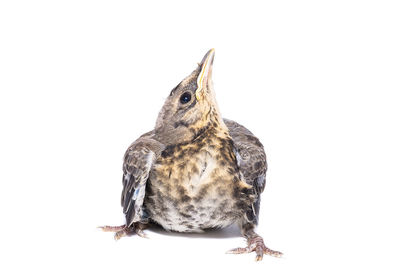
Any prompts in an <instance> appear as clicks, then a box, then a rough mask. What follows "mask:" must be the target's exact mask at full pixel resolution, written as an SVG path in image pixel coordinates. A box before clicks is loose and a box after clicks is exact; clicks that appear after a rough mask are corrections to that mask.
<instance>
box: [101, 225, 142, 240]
mask: <svg viewBox="0 0 400 267" xmlns="http://www.w3.org/2000/svg"><path fill="white" fill-rule="evenodd" d="M98 228H100V229H101V230H103V231H104V232H114V233H115V235H114V239H115V240H118V239H120V238H121V237H124V236H131V235H134V234H137V235H138V236H140V237H144V238H146V237H147V236H146V234H145V233H144V232H143V230H144V229H146V224H143V223H139V222H138V223H134V224H132V225H131V226H126V225H125V224H124V225H121V226H108V225H106V226H100V227H98Z"/></svg>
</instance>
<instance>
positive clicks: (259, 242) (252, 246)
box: [227, 236, 283, 261]
mask: <svg viewBox="0 0 400 267" xmlns="http://www.w3.org/2000/svg"><path fill="white" fill-rule="evenodd" d="M247 244H248V245H247V247H245V248H234V249H231V250H229V251H227V253H229V254H243V253H250V252H253V251H255V252H256V254H257V256H256V261H260V260H262V258H263V256H264V254H267V255H270V256H274V257H278V258H279V257H281V256H282V255H283V253H282V252H279V251H275V250H272V249H269V248H268V247H267V246H266V245H265V244H264V240H263V239H262V237H261V236H255V237H252V238H249V239H248V240H247Z"/></svg>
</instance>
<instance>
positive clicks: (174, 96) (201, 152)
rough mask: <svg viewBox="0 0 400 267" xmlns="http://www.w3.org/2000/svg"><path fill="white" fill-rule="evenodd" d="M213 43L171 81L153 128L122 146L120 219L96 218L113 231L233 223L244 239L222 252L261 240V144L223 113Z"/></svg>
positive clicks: (262, 249) (259, 250)
mask: <svg viewBox="0 0 400 267" xmlns="http://www.w3.org/2000/svg"><path fill="white" fill-rule="evenodd" d="M214 53H215V52H214V49H211V50H210V51H208V52H207V54H206V55H205V56H204V58H203V60H202V61H201V63H200V64H199V66H198V67H197V68H196V69H195V70H194V71H193V72H192V73H191V74H190V75H189V76H188V77H186V78H185V79H184V80H183V81H182V82H180V83H179V84H178V85H177V86H176V87H175V88H174V89H172V91H171V93H170V95H169V97H168V98H167V100H166V101H165V104H164V106H163V107H162V109H161V111H160V113H159V115H158V118H157V122H156V125H155V128H154V130H152V131H150V132H148V133H145V134H144V135H142V136H141V137H140V138H139V139H137V140H136V141H135V142H134V143H133V144H132V145H131V146H130V147H129V148H128V150H127V151H126V153H125V156H124V164H123V172H124V174H123V179H122V183H123V190H122V196H121V205H122V207H123V212H124V214H125V217H126V224H124V225H122V226H104V227H102V229H103V230H104V231H112V232H116V234H115V238H116V239H119V238H121V237H122V236H125V235H130V234H134V233H136V234H138V235H140V236H144V233H143V229H144V228H145V227H146V225H147V224H148V223H156V224H159V225H161V226H162V227H163V228H164V229H166V230H169V231H178V232H201V231H203V230H206V229H214V228H223V227H226V226H229V225H231V224H233V223H237V224H238V225H239V227H240V229H241V233H242V235H243V236H244V237H245V238H246V239H247V244H248V246H247V247H245V248H236V249H232V250H230V251H228V253H235V254H239V253H248V252H252V251H255V252H256V254H257V255H256V260H261V259H262V258H263V255H264V254H269V255H272V256H277V257H279V256H280V255H282V253H280V252H278V251H274V250H271V249H269V248H267V247H266V246H265V244H264V242H263V239H262V237H261V236H259V235H258V234H256V233H255V231H254V228H255V227H256V225H257V223H258V214H259V211H260V194H261V193H262V192H263V190H264V186H265V173H266V171H267V162H266V156H265V152H264V148H263V145H262V144H261V143H260V141H259V140H258V138H257V137H255V136H254V135H253V134H252V133H251V132H250V131H249V130H247V129H246V128H245V127H244V126H242V125H240V124H238V123H236V122H234V121H231V120H227V119H223V118H222V117H221V114H220V112H219V109H218V106H217V103H216V100H215V96H214V90H213V85H212V80H211V73H212V68H213V60H214Z"/></svg>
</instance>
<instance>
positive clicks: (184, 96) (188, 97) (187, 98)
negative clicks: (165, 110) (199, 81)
mask: <svg viewBox="0 0 400 267" xmlns="http://www.w3.org/2000/svg"><path fill="white" fill-rule="evenodd" d="M191 99H192V95H191V94H190V93H189V92H185V93H183V94H182V95H181V98H180V99H179V101H180V102H181V103H182V104H186V103H188V102H189V101H190V100H191Z"/></svg>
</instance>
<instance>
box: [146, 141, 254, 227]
mask: <svg viewBox="0 0 400 267" xmlns="http://www.w3.org/2000/svg"><path fill="white" fill-rule="evenodd" d="M252 200H253V199H252V196H251V190H249V187H248V186H247V185H246V184H245V183H243V182H241V181H240V179H239V169H238V167H237V165H236V158H235V155H234V153H233V150H232V146H231V143H230V142H229V140H225V139H218V138H217V139H216V140H199V141H198V142H194V143H190V144H184V145H180V146H170V147H167V149H165V151H164V152H163V153H162V155H161V156H160V158H159V159H158V160H157V161H156V163H155V165H154V167H153V169H152V171H151V172H150V177H149V180H148V184H147V186H146V198H145V201H144V206H145V211H146V212H147V214H148V215H149V217H150V218H151V219H152V220H153V221H155V222H157V223H158V224H160V225H161V226H162V227H163V228H165V229H167V230H172V231H179V232H196V231H201V230H202V229H208V228H217V227H225V226H228V225H230V224H232V223H234V222H235V221H236V220H237V219H238V218H240V217H241V216H242V215H243V214H244V211H245V209H246V208H247V207H248V206H249V205H251V203H252Z"/></svg>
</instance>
